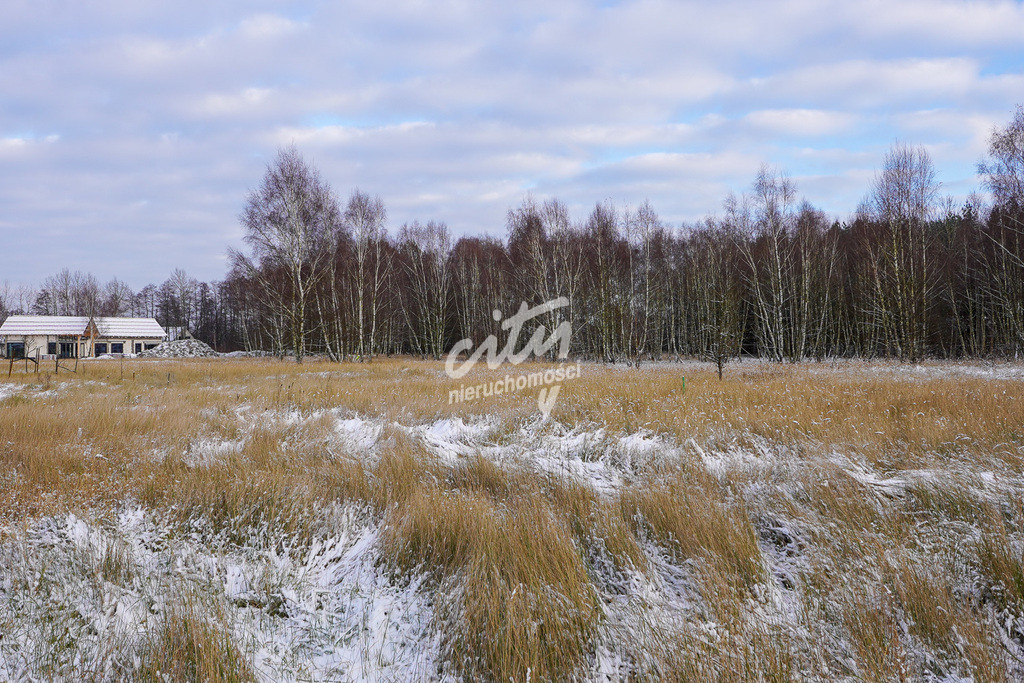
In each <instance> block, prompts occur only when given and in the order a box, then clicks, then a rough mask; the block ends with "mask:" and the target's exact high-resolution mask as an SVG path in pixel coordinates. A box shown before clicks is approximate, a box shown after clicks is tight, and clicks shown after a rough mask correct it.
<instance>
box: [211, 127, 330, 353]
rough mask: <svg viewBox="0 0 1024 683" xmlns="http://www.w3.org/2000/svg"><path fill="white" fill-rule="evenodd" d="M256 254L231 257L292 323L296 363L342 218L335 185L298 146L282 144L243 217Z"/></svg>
mask: <svg viewBox="0 0 1024 683" xmlns="http://www.w3.org/2000/svg"><path fill="white" fill-rule="evenodd" d="M240 221H241V223H242V225H243V226H244V227H245V237H244V238H243V239H244V240H245V242H246V244H248V245H249V247H250V248H251V249H252V257H251V258H250V257H247V256H245V255H243V254H242V253H240V252H238V251H235V250H232V251H231V259H232V261H233V262H234V264H235V265H236V266H237V267H239V268H241V269H242V271H244V272H245V273H246V274H247V275H248V276H249V277H251V278H252V279H253V280H254V281H255V282H257V283H258V284H259V286H260V287H261V288H262V289H263V290H264V291H265V293H266V296H265V301H266V302H267V303H269V304H270V305H271V306H272V307H273V308H275V309H277V310H276V311H275V312H276V313H277V314H278V315H277V316H275V317H277V318H279V319H281V320H282V321H284V322H287V325H288V329H289V332H290V337H291V346H292V349H293V351H294V353H295V362H296V363H301V362H302V358H303V355H304V354H305V350H306V341H307V333H308V328H307V322H306V317H307V306H308V304H309V302H310V300H311V296H312V294H313V292H314V291H315V289H316V286H317V284H318V283H319V282H320V280H321V279H322V278H323V277H324V276H325V274H326V273H327V269H326V268H325V266H326V264H327V260H328V259H329V258H330V257H331V252H330V248H329V247H330V244H331V234H332V232H333V230H334V228H335V226H336V225H337V224H338V223H339V222H340V221H341V211H340V209H339V207H338V202H337V200H336V199H335V197H334V195H333V194H332V192H331V188H330V186H329V185H328V184H327V182H326V181H324V180H323V179H321V177H320V174H319V172H318V171H317V170H316V169H314V168H313V167H312V166H310V165H309V164H308V163H306V161H305V160H304V159H303V158H302V156H301V155H300V154H299V152H298V150H296V149H295V147H289V148H287V149H282V150H280V151H279V152H278V154H277V158H276V159H275V160H274V162H273V163H272V164H270V165H269V166H268V167H267V171H266V174H265V175H264V177H263V182H262V184H261V185H260V187H259V188H258V189H256V190H253V191H252V192H250V193H249V197H248V199H247V201H246V205H245V208H244V209H243V211H242V214H241V216H240Z"/></svg>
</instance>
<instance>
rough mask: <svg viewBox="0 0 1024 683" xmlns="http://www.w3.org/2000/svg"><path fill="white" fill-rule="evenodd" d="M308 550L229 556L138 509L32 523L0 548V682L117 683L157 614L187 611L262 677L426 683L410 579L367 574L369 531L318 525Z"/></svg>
mask: <svg viewBox="0 0 1024 683" xmlns="http://www.w3.org/2000/svg"><path fill="white" fill-rule="evenodd" d="M331 521H332V524H331V526H332V528H333V531H334V533H333V534H332V535H325V536H323V537H321V538H318V539H316V540H315V541H314V542H313V543H312V544H311V545H310V546H308V547H289V546H288V543H287V539H276V542H272V543H268V547H241V548H238V547H232V546H227V545H222V544H220V543H218V542H217V541H216V539H213V540H212V542H211V539H210V538H207V537H204V536H202V535H196V534H193V535H181V534H180V533H178V532H176V531H174V530H173V529H171V528H170V527H168V526H166V525H163V524H162V523H161V521H160V520H159V519H158V518H156V517H155V516H153V515H152V514H150V513H146V512H144V511H143V510H141V509H133V510H128V511H125V512H121V513H120V514H118V515H117V516H116V520H114V521H113V522H109V523H98V522H94V521H87V520H83V519H80V518H78V517H76V516H74V515H68V516H66V517H63V518H44V519H41V520H38V521H36V522H34V523H33V524H31V525H30V526H29V527H28V528H26V529H23V530H20V531H12V530H8V531H7V533H6V538H5V540H4V541H3V542H2V543H0V577H2V578H0V624H3V625H4V637H2V638H0V679H5V680H6V679H10V680H19V679H22V678H40V677H41V678H60V677H67V678H75V677H77V676H82V675H84V674H85V673H88V674H90V677H95V678H97V679H100V680H112V679H118V678H122V677H123V676H124V675H125V674H126V673H127V674H130V673H131V672H132V671H134V670H136V669H137V668H138V667H139V665H140V661H141V658H142V657H143V656H144V653H145V651H146V647H147V643H148V642H150V640H151V638H152V637H153V634H154V633H155V632H157V631H158V629H159V626H160V623H161V621H162V620H163V619H164V618H165V616H166V615H167V614H168V609H169V608H170V607H172V606H174V605H180V604H181V603H182V602H183V601H195V602H196V603H197V604H199V605H200V606H201V608H202V609H203V610H204V611H205V613H206V616H207V618H208V619H210V620H213V621H220V622H223V625H224V627H225V628H226V630H227V632H228V633H230V635H231V637H232V639H233V640H234V642H235V643H236V645H237V646H238V647H239V648H240V649H241V651H242V652H244V653H246V656H247V658H248V659H249V660H250V661H251V662H252V664H253V667H254V669H255V671H256V672H257V674H258V675H259V676H260V677H261V678H262V679H268V680H340V681H362V680H395V681H401V680H410V679H423V678H436V677H437V670H438V665H439V664H438V663H439V661H440V655H439V641H438V636H437V634H436V633H435V632H434V630H433V626H432V624H433V609H432V603H431V600H430V596H429V593H428V591H426V590H425V589H424V586H423V578H422V577H421V576H416V575H413V576H405V577H401V578H400V579H398V578H396V577H393V576H390V575H389V574H388V573H386V572H385V571H384V570H383V569H382V568H381V567H380V563H379V561H378V560H379V557H378V528H377V526H376V525H375V524H374V523H373V522H372V521H370V520H369V518H368V516H367V515H366V514H365V513H364V512H363V511H361V510H360V509H358V508H343V509H339V510H335V511H334V512H333V513H332V514H331Z"/></svg>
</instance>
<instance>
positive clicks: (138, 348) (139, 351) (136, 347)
mask: <svg viewBox="0 0 1024 683" xmlns="http://www.w3.org/2000/svg"><path fill="white" fill-rule="evenodd" d="M135 353H142V344H138V343H137V344H135Z"/></svg>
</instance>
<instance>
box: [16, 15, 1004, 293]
mask: <svg viewBox="0 0 1024 683" xmlns="http://www.w3.org/2000/svg"><path fill="white" fill-rule="evenodd" d="M247 4H248V3H247ZM4 14H5V16H4V19H5V21H4V22H2V23H0V101H3V102H4V106H3V108H0V156H2V158H3V159H4V162H5V163H4V164H3V165H2V166H0V205H2V206H4V213H5V215H4V217H3V223H2V225H3V227H2V228H0V230H4V231H6V232H7V233H9V234H5V235H4V237H5V238H7V239H9V240H14V241H15V242H17V244H13V245H12V248H11V249H9V250H7V252H6V254H7V255H0V272H3V273H4V274H5V276H9V277H12V278H15V279H18V280H25V281H30V280H40V279H42V277H44V276H45V275H46V274H48V273H49V272H51V271H54V270H56V269H58V268H59V267H62V266H64V265H67V266H71V267H76V268H83V269H92V270H95V271H96V272H97V274H98V275H100V276H101V277H110V276H113V275H115V274H117V275H119V276H121V277H124V278H127V279H129V280H130V281H132V282H133V284H136V285H141V284H145V281H148V280H149V279H154V278H156V279H160V278H162V277H164V274H165V273H166V272H169V271H170V270H171V269H173V268H174V267H176V266H182V267H185V268H186V269H188V270H190V271H192V272H194V273H195V274H196V275H198V276H200V277H203V278H205V279H212V278H217V277H221V276H222V275H223V270H222V269H223V260H222V256H223V252H224V249H225V247H226V246H227V244H228V243H229V242H232V241H235V240H237V238H238V229H237V225H236V216H237V213H238V211H239V209H240V208H241V202H242V201H243V198H244V194H245V191H246V189H247V188H248V187H251V186H254V185H255V184H256V183H257V182H258V181H259V178H260V175H261V174H262V172H263V170H264V168H265V165H266V163H267V161H268V160H270V159H271V158H272V156H273V154H274V149H275V147H278V146H280V145H285V144H290V143H292V142H294V143H295V144H296V145H298V146H299V148H300V150H301V151H302V152H303V153H304V154H306V155H307V156H308V157H309V158H310V159H311V160H312V161H314V162H315V163H316V164H317V165H318V166H319V167H320V168H321V169H322V171H323V173H324V176H325V177H326V178H327V179H328V180H329V181H330V182H331V183H332V184H333V186H334V187H335V188H336V189H337V190H338V191H339V192H340V193H347V192H348V191H349V190H350V189H351V188H353V187H356V186H358V187H361V188H363V189H364V190H367V191H371V192H375V193H379V194H381V195H382V197H383V198H384V199H385V201H386V202H387V203H388V206H389V209H390V215H391V216H392V218H393V222H394V224H396V225H397V224H400V223H402V222H405V221H409V220H413V219H416V218H419V219H427V218H436V219H441V220H446V221H448V222H449V224H450V225H451V226H452V228H453V229H454V230H455V231H456V232H463V233H465V232H472V233H481V232H491V233H497V234H500V233H502V232H503V226H504V216H505V211H506V209H507V208H508V205H509V204H513V203H518V201H519V200H520V199H521V197H522V196H523V194H524V193H526V192H528V191H530V192H533V193H535V194H536V195H537V196H538V197H546V196H554V195H558V196H560V197H562V198H563V199H565V200H566V201H567V202H568V203H569V204H570V206H572V207H573V208H574V209H575V210H577V211H578V212H579V213H581V214H583V215H585V213H586V212H587V211H589V210H590V208H592V206H593V203H594V202H596V201H599V200H603V199H605V198H612V199H615V200H616V201H619V202H622V203H633V204H635V203H639V202H641V201H643V200H644V199H650V200H651V202H652V203H653V204H654V206H655V208H656V209H658V210H659V211H660V212H661V214H662V216H663V218H665V219H666V220H668V221H670V222H677V221H680V220H683V219H687V220H689V219H693V218H696V217H698V216H699V215H701V214H702V213H705V212H709V211H716V210H717V209H718V208H719V206H720V204H721V200H722V197H723V196H724V194H725V193H726V192H727V191H729V190H730V189H733V190H741V189H744V188H746V187H747V186H748V185H749V183H750V181H751V177H752V174H753V172H754V171H755V170H756V168H757V166H758V165H759V164H760V163H761V162H768V163H772V164H774V165H777V166H779V167H781V168H783V169H784V170H787V171H788V172H789V173H791V174H792V175H793V176H794V177H795V178H797V179H798V180H799V182H800V185H801V189H802V190H803V191H804V192H805V193H806V194H807V195H808V197H809V199H811V200H812V201H814V202H816V203H818V204H820V205H822V206H824V207H825V208H827V209H829V210H830V211H833V212H834V213H837V214H840V215H843V214H845V213H846V212H848V211H851V210H852V209H853V208H854V205H853V204H855V202H856V200H857V198H858V197H859V195H861V194H862V192H863V190H864V189H865V185H864V183H865V178H866V177H870V174H871V173H873V169H874V168H875V167H876V166H877V165H878V164H879V163H880V161H881V158H882V155H883V154H884V152H885V149H886V148H887V147H888V145H889V144H891V142H892V141H893V140H895V139H902V140H906V141H908V142H913V143H922V144H926V145H928V146H929V148H930V149H932V150H933V151H934V155H935V160H936V164H937V166H938V171H939V175H940V176H941V177H942V179H943V180H944V182H945V183H946V187H947V188H951V189H952V190H954V191H956V192H961V191H968V189H967V188H969V186H970V185H971V184H972V183H975V182H976V180H975V178H974V175H973V166H974V162H975V161H976V160H977V157H978V156H979V155H980V154H982V153H983V152H984V146H985V141H986V140H987V136H988V133H989V131H990V130H991V127H992V125H995V124H1000V123H1002V122H1005V121H1007V120H1008V119H1009V117H1010V115H1011V113H1012V107H1013V105H1014V104H1015V103H1016V100H1018V99H1020V98H1021V93H1024V75H1021V74H1020V64H1021V63H1024V44H1022V43H1021V41H1020V39H1019V36H1020V35H1024V5H1022V4H1021V3H1011V2H1001V1H995V2H954V1H951V0H937V1H936V0H928V1H927V2H926V1H925V0H907V1H902V2H874V1H871V2H867V3H849V2H826V3H821V2H811V1H810V0H787V1H786V2H782V3H761V2H751V1H749V0H745V1H741V2H722V3H716V4H714V5H712V4H708V3H703V2H685V1H676V0H630V1H626V2H618V3H595V2H589V1H586V0H566V1H565V2H558V3H550V2H541V1H540V0H524V1H523V2H518V3H475V2H469V1H468V0H444V1H441V2H431V3H427V2H421V1H418V0H402V1H401V2H398V3H386V4H381V3H377V4H374V3H361V4H357V3H327V4H311V3H306V2H302V1H300V2H297V3H293V4H288V5H285V6H282V5H280V4H278V3H270V2H266V1H265V0H258V2H257V3H256V6H244V7H243V6H241V4H240V3H239V4H234V3H203V4H199V3H194V2H190V1H186V2H184V3H180V4H175V5H173V6H162V5H148V4H145V3H136V4H130V5H124V4H123V3H116V2H113V1H112V0H110V1H106V0H101V1H100V2H97V3H88V4H87V5H84V4H82V3H72V2H63V3H60V2H58V3H55V4H49V5H44V6H39V5H38V4H37V3H29V2H26V1H24V0H12V2H11V3H8V5H5V10H4ZM57 132H59V138H56V137H54V138H53V139H50V138H48V136H55V135H56V134H57ZM851 202H852V203H853V204H851ZM581 217H582V216H581ZM11 226H16V228H15V227H11ZM57 233H59V234H60V235H61V241H60V244H61V247H60V249H55V250H52V251H50V252H46V249H45V248H44V247H45V245H47V244H51V243H52V242H53V236H54V235H55V234H57ZM152 235H160V236H162V237H160V239H159V246H158V247H154V246H153V244H154V243H153V240H152V239H151V238H150V236H152ZM26 252H32V253H47V255H46V256H45V257H44V258H41V259H32V260H26V259H18V258H15V257H13V256H12V254H17V253H26Z"/></svg>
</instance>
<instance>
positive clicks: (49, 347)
mask: <svg viewBox="0 0 1024 683" xmlns="http://www.w3.org/2000/svg"><path fill="white" fill-rule="evenodd" d="M46 353H48V354H50V355H51V356H56V355H57V342H46Z"/></svg>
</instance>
